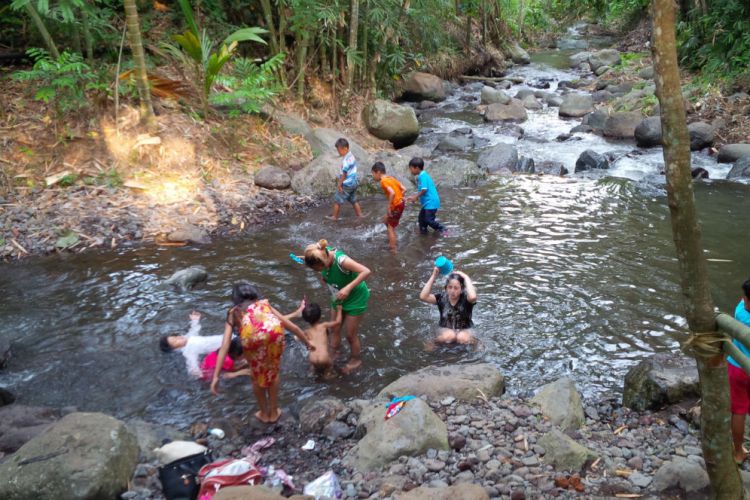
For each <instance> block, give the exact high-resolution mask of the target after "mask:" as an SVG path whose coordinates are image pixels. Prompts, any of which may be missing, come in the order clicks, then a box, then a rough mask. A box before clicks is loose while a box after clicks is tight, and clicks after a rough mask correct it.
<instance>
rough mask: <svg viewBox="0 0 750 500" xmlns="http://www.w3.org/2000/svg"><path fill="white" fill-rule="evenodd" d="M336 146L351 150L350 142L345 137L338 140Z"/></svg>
mask: <svg viewBox="0 0 750 500" xmlns="http://www.w3.org/2000/svg"><path fill="white" fill-rule="evenodd" d="M335 146H336V147H337V148H341V149H344V148H346V149H349V141H347V140H346V139H344V138H343V137H340V138H339V139H338V140H336V144H335Z"/></svg>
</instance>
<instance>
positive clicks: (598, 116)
mask: <svg viewBox="0 0 750 500" xmlns="http://www.w3.org/2000/svg"><path fill="white" fill-rule="evenodd" d="M607 118H609V112H608V111H607V110H606V109H603V108H600V109H597V110H595V111H594V112H592V113H589V114H587V115H586V116H584V117H583V120H581V125H585V126H588V127H590V128H591V131H592V132H594V133H597V134H600V133H602V131H603V130H604V124H605V123H606V122H607Z"/></svg>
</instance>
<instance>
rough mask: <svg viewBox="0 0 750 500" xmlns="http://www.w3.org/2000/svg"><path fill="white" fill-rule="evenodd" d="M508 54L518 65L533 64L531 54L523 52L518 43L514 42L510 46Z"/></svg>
mask: <svg viewBox="0 0 750 500" xmlns="http://www.w3.org/2000/svg"><path fill="white" fill-rule="evenodd" d="M508 54H510V58H511V59H512V60H513V62H514V63H516V64H529V63H530V62H531V58H530V57H529V53H528V52H526V51H525V50H523V49H522V48H521V46H520V45H518V42H515V41H513V42H511V43H509V44H508Z"/></svg>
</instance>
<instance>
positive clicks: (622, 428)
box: [614, 425, 628, 436]
mask: <svg viewBox="0 0 750 500" xmlns="http://www.w3.org/2000/svg"><path fill="white" fill-rule="evenodd" d="M627 428H628V426H627V425H621V426H620V427H618V428H617V429H615V432H614V434H615V436H616V435H617V434H619V433H621V432H622V431H624V430H625V429H627Z"/></svg>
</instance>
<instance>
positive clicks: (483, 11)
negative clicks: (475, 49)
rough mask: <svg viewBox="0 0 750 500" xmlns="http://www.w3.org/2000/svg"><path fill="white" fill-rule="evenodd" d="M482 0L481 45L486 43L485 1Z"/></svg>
mask: <svg viewBox="0 0 750 500" xmlns="http://www.w3.org/2000/svg"><path fill="white" fill-rule="evenodd" d="M481 1H482V46H483V47H484V46H486V45H487V3H486V0H481Z"/></svg>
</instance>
